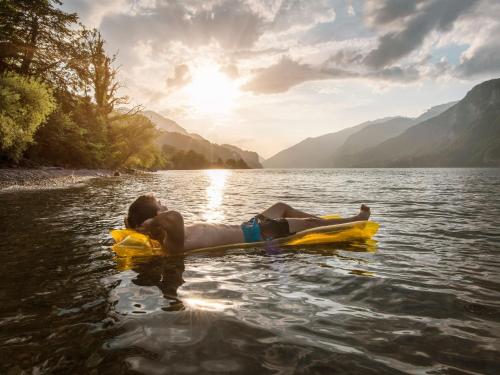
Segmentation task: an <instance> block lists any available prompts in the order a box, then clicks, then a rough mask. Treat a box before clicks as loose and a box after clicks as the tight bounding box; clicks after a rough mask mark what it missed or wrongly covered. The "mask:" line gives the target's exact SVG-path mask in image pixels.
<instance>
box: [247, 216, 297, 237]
mask: <svg viewBox="0 0 500 375" xmlns="http://www.w3.org/2000/svg"><path fill="white" fill-rule="evenodd" d="M241 230H242V231H243V236H244V237H245V242H259V241H264V240H272V239H275V238H280V237H286V236H288V235H290V234H291V233H290V228H289V226H288V221H287V220H286V219H284V218H279V219H271V218H268V217H266V216H264V215H260V214H259V215H256V216H254V217H253V218H251V219H250V220H248V221H246V222H244V223H243V224H241Z"/></svg>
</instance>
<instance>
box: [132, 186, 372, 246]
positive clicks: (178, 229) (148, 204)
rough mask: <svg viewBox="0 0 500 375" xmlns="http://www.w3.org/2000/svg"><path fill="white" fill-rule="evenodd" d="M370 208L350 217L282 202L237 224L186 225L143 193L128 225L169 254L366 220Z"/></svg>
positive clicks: (260, 239) (177, 213)
mask: <svg viewBox="0 0 500 375" xmlns="http://www.w3.org/2000/svg"><path fill="white" fill-rule="evenodd" d="M369 218H370V208H369V207H368V206H365V205H364V204H362V205H361V208H360V211H359V213H358V214H357V215H355V216H352V217H348V218H332V219H330V218H328V219H325V218H321V217H318V216H316V215H312V214H309V213H307V212H303V211H299V210H297V209H295V208H293V207H291V206H290V205H288V204H286V203H282V202H278V203H275V204H273V205H272V206H271V207H269V208H268V209H266V210H264V211H262V212H261V213H260V214H257V215H255V216H254V217H252V218H251V219H250V220H248V221H246V222H244V223H242V224H240V225H238V224H217V223H193V224H187V225H185V224H184V219H183V217H182V215H181V214H180V213H179V212H177V211H170V210H168V208H167V207H166V206H163V205H162V204H161V202H160V201H159V200H158V199H157V198H156V197H155V196H154V195H153V194H148V195H141V196H140V197H139V198H137V199H136V200H135V201H134V202H133V203H132V204H131V205H130V206H129V208H128V214H127V217H126V218H125V226H126V227H127V228H128V229H133V230H136V231H138V232H140V233H143V234H147V235H148V236H150V237H151V238H153V239H155V240H157V241H158V242H159V243H160V244H161V246H162V248H163V249H164V250H165V251H168V252H169V253H172V254H175V253H182V252H185V251H189V250H195V249H200V248H206V247H216V246H223V245H232V244H239V243H243V242H247V243H248V242H260V241H266V240H272V239H276V238H281V237H287V236H289V235H292V234H294V233H297V232H300V231H303V230H306V229H311V228H317V227H322V226H326V225H334V224H344V223H352V222H355V221H366V220H368V219H369Z"/></svg>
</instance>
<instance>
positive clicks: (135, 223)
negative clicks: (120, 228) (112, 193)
mask: <svg viewBox="0 0 500 375" xmlns="http://www.w3.org/2000/svg"><path fill="white" fill-rule="evenodd" d="M165 210H167V208H166V207H165V206H162V205H161V202H160V201H159V200H157V199H156V198H155V196H154V195H153V194H148V195H141V196H140V197H139V198H137V199H136V200H135V201H134V202H133V203H132V204H131V205H130V206H129V208H128V215H127V217H126V218H125V226H126V227H127V228H132V229H135V228H137V227H139V226H141V224H142V223H144V222H145V221H146V220H148V219H151V218H153V217H155V216H156V215H158V212H161V211H165Z"/></svg>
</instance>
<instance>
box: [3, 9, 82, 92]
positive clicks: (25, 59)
mask: <svg viewBox="0 0 500 375" xmlns="http://www.w3.org/2000/svg"><path fill="white" fill-rule="evenodd" d="M60 4H61V1H59V0H41V1H40V0H36V1H33V0H1V1H0V14H1V17H2V18H1V20H2V21H1V22H0V72H3V71H6V70H10V71H15V72H17V73H20V74H22V75H33V76H36V77H40V78H43V79H44V80H46V81H50V82H52V83H55V82H58V81H60V80H61V79H62V80H65V79H66V78H67V73H68V71H67V70H66V69H65V66H66V64H67V62H68V61H69V59H70V58H71V54H72V52H73V45H74V44H73V43H72V42H73V39H74V28H73V27H72V26H73V25H75V24H76V22H77V20H78V17H77V15H76V14H69V13H65V12H64V11H62V10H61V9H60V8H59V5H60Z"/></svg>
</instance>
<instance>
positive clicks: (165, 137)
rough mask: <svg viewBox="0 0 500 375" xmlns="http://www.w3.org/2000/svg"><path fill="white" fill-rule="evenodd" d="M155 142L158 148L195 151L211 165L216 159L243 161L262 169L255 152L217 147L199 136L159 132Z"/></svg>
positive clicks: (251, 166) (223, 146)
mask: <svg viewBox="0 0 500 375" xmlns="http://www.w3.org/2000/svg"><path fill="white" fill-rule="evenodd" d="M156 142H157V144H158V145H159V146H160V147H163V146H169V147H171V148H172V149H173V150H176V151H177V150H181V151H189V150H192V151H195V152H197V153H199V154H202V155H203V156H205V157H206V158H207V159H208V161H210V162H212V163H215V162H217V160H218V159H221V160H222V161H224V162H225V161H227V160H229V159H234V160H239V159H243V160H244V161H245V163H246V164H247V165H248V166H249V167H250V168H262V165H261V164H260V163H259V155H258V154H257V153H256V152H252V151H245V150H242V149H240V148H238V147H236V146H232V145H218V144H216V143H211V142H209V141H207V140H206V139H204V138H202V137H200V136H198V137H192V136H191V134H182V133H177V132H167V131H161V133H160V137H158V139H157V140H156Z"/></svg>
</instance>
